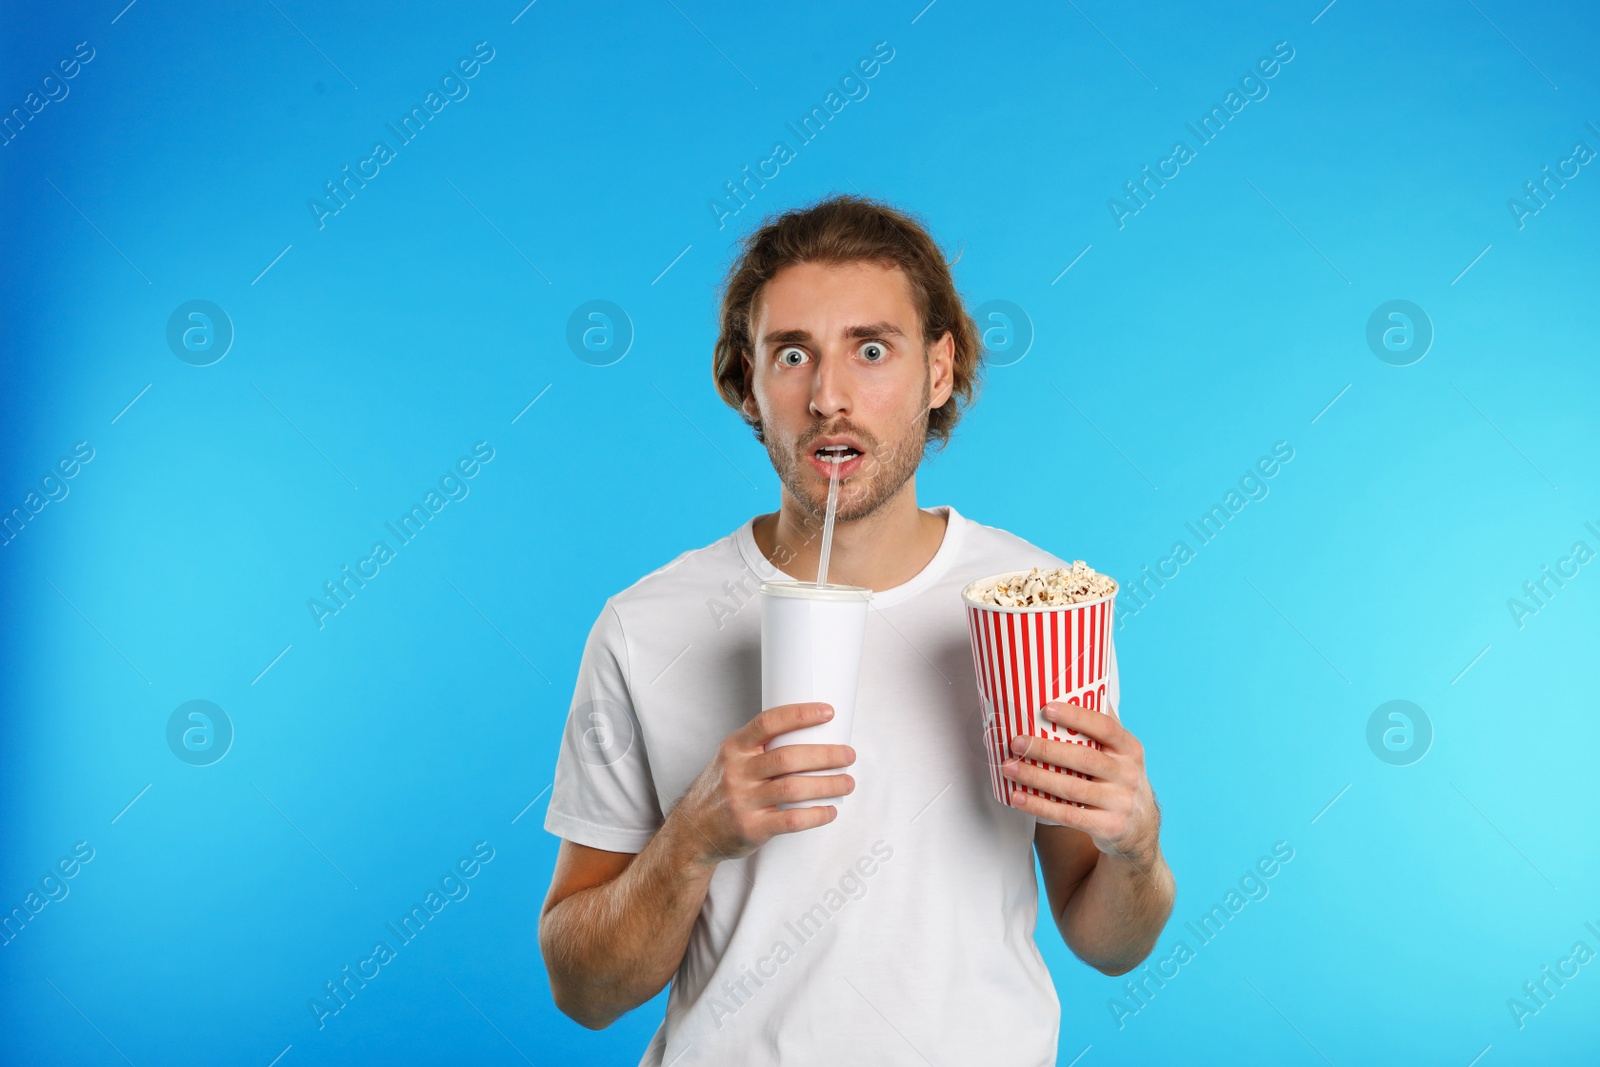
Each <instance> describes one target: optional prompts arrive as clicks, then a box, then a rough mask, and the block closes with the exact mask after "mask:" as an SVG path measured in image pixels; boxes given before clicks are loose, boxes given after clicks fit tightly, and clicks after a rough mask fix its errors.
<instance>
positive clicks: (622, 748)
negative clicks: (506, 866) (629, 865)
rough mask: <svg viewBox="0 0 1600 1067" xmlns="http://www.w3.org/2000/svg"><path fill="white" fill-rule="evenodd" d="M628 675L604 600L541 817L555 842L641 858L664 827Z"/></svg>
mask: <svg viewBox="0 0 1600 1067" xmlns="http://www.w3.org/2000/svg"><path fill="white" fill-rule="evenodd" d="M628 675H629V672H628V647H627V641H626V637H625V635H624V633H623V630H622V619H621V617H620V616H619V615H618V614H617V609H616V607H615V606H614V605H613V604H612V602H611V601H609V600H607V601H606V606H605V608H604V609H603V610H602V611H601V612H600V617H599V618H598V619H596V620H595V623H594V626H593V627H592V628H591V629H590V631H589V638H588V640H587V641H586V642H585V644H584V647H583V659H582V661H581V662H580V663H579V665H578V681H577V685H576V686H575V687H574V689H573V693H572V704H571V707H570V708H569V709H568V711H567V723H566V729H565V731H564V732H563V733H562V736H561V749H560V752H559V754H558V755H557V756H556V774H555V782H554V784H553V785H552V786H551V787H550V805H549V807H548V808H547V809H546V811H545V816H544V828H545V829H546V830H548V831H550V832H551V833H553V834H555V835H556V836H558V837H562V838H565V839H566V840H568V841H573V842H576V843H577V844H580V845H588V846H589V847H590V848H599V849H605V850H606V851H607V852H635V853H636V852H639V851H640V850H642V849H643V848H644V846H645V844H646V843H647V842H648V841H649V840H650V838H651V836H652V835H654V834H655V832H656V830H657V828H659V827H660V826H661V823H662V814H661V805H660V803H659V801H658V800H657V798H656V789H655V781H654V779H653V778H652V777H651V774H650V760H649V754H648V753H647V752H646V750H645V743H644V736H643V734H642V733H641V732H640V729H639V719H638V715H637V713H636V712H635V709H634V703H633V696H632V693H631V692H630V689H629V684H628Z"/></svg>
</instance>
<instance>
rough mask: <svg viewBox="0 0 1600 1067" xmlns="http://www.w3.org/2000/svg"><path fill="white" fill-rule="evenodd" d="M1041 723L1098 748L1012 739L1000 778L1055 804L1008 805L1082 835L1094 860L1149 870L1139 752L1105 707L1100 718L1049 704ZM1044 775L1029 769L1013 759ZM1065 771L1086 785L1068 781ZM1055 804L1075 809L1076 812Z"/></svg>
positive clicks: (1156, 827) (1154, 842)
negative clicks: (1102, 856)
mask: <svg viewBox="0 0 1600 1067" xmlns="http://www.w3.org/2000/svg"><path fill="white" fill-rule="evenodd" d="M1042 713H1043V715H1044V717H1045V718H1046V719H1048V720H1049V721H1051V722H1053V723H1055V724H1056V725H1057V726H1058V728H1060V729H1065V730H1075V731H1076V732H1077V733H1079V734H1080V735H1082V736H1084V737H1086V738H1090V739H1093V740H1095V741H1098V742H1099V743H1100V746H1101V747H1100V748H1099V749H1098V750H1097V749H1094V748H1091V747H1090V746H1088V745H1085V744H1073V743H1072V742H1070V741H1055V740H1052V739H1050V738H1047V737H1032V736H1018V737H1016V738H1013V739H1012V742H1011V751H1012V753H1013V756H1012V758H1010V759H1008V760H1006V761H1005V762H1004V763H1003V764H1001V770H1002V771H1003V772H1004V774H1005V776H1006V777H1007V778H1010V779H1012V780H1013V781H1017V782H1020V783H1022V784H1023V785H1029V786H1033V787H1034V788H1035V789H1038V790H1041V791H1043V792H1045V793H1049V794H1050V795H1051V796H1054V797H1060V798H1061V800H1059V801H1058V800H1051V799H1049V798H1047V797H1036V796H1032V795H1031V794H1029V793H1027V792H1024V791H1023V790H1021V789H1013V790H1012V792H1011V805H1012V807H1015V808H1018V809H1020V810H1022V811H1026V812H1028V813H1029V814H1032V815H1037V816H1039V817H1040V818H1044V819H1049V820H1050V821H1051V822H1054V823H1060V824H1061V825H1063V826H1070V827H1072V828H1074V829H1077V830H1082V831H1083V832H1084V833H1087V834H1088V835H1089V836H1090V838H1091V839H1093V841H1094V844H1095V847H1096V848H1098V849H1099V850H1100V851H1101V852H1104V853H1107V854H1110V855H1115V856H1121V857H1123V858H1125V859H1128V860H1130V861H1132V862H1133V863H1134V864H1136V865H1138V866H1141V867H1143V866H1147V865H1148V864H1150V863H1151V862H1154V860H1155V857H1156V856H1157V855H1158V853H1159V836H1160V816H1159V814H1158V812H1157V808H1156V802H1155V794H1154V793H1153V792H1152V790H1151V789H1150V779H1149V778H1148V777H1146V776H1145V769H1144V746H1143V745H1141V744H1140V743H1139V739H1138V738H1137V737H1134V736H1133V734H1132V733H1130V732H1129V731H1128V729H1127V728H1126V727H1125V726H1123V725H1122V723H1121V722H1120V721H1119V720H1118V719H1117V717H1116V715H1115V714H1114V713H1115V709H1114V708H1112V707H1111V706H1110V705H1109V704H1108V705H1107V711H1106V712H1100V711H1096V710H1094V709H1092V708H1085V707H1082V706H1081V705H1079V704H1077V703H1075V702H1074V703H1061V702H1057V701H1052V702H1051V703H1049V704H1046V705H1045V706H1044V709H1043V712H1042ZM1024 756H1025V757H1027V758H1029V759H1034V760H1038V761H1039V762H1041V763H1047V764H1052V765H1053V766H1050V767H1034V766H1031V765H1029V764H1027V763H1024V762H1022V760H1021V759H1020V758H1018V757H1024ZM1058 768H1066V769H1068V770H1074V771H1077V772H1079V773H1080V774H1085V775H1088V776H1089V777H1088V778H1087V779H1084V778H1079V777H1076V776H1074V775H1071V774H1068V773H1067V771H1066V770H1061V769H1058ZM1062 801H1077V802H1078V803H1079V804H1083V805H1084V807H1081V808H1080V807H1077V806H1075V805H1073V804H1070V803H1063V802H1062Z"/></svg>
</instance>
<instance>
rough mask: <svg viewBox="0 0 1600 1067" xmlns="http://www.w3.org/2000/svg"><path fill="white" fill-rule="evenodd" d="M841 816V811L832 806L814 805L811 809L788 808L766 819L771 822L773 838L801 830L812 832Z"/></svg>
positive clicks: (774, 812)
mask: <svg viewBox="0 0 1600 1067" xmlns="http://www.w3.org/2000/svg"><path fill="white" fill-rule="evenodd" d="M838 815H839V809H838V808H837V807H835V806H834V805H832V804H814V805H812V806H811V807H809V808H787V809H785V810H783V811H773V812H772V813H771V814H769V815H767V816H766V818H767V819H768V820H770V823H769V827H768V828H769V829H771V830H772V833H773V836H777V835H778V834H792V833H796V832H798V831H800V830H810V829H813V828H815V827H818V826H823V825H826V824H827V823H830V822H832V821H833V820H834V819H835V818H837V817H838Z"/></svg>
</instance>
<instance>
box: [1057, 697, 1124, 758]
mask: <svg viewBox="0 0 1600 1067" xmlns="http://www.w3.org/2000/svg"><path fill="white" fill-rule="evenodd" d="M1044 717H1045V718H1046V719H1048V720H1049V721H1051V722H1054V723H1059V724H1061V725H1062V726H1064V727H1066V728H1067V729H1069V730H1072V731H1074V732H1075V733H1080V734H1083V735H1084V736H1085V737H1090V738H1093V739H1094V740H1096V741H1098V742H1100V743H1101V744H1102V745H1106V746H1108V747H1110V748H1117V747H1119V746H1118V744H1117V743H1116V742H1117V738H1118V735H1119V734H1121V733H1125V732H1126V730H1125V729H1124V727H1123V725H1122V724H1121V723H1120V722H1118V721H1117V720H1116V719H1115V718H1113V717H1112V716H1111V715H1110V714H1108V713H1106V712H1102V711H1096V710H1095V709H1094V708H1086V707H1084V706H1083V705H1081V704H1079V703H1078V702H1077V701H1072V702H1070V703H1068V702H1066V701H1061V700H1052V701H1051V702H1050V703H1048V704H1046V705H1045V706H1044Z"/></svg>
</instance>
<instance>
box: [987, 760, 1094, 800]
mask: <svg viewBox="0 0 1600 1067" xmlns="http://www.w3.org/2000/svg"><path fill="white" fill-rule="evenodd" d="M1000 771H1001V773H1002V774H1004V775H1005V776H1006V777H1007V778H1009V779H1011V780H1012V781H1014V782H1017V783H1020V784H1022V785H1031V786H1032V787H1033V788H1035V789H1039V790H1043V791H1044V792H1046V793H1049V794H1051V795H1052V796H1056V797H1059V798H1061V799H1062V800H1066V801H1077V802H1078V803H1080V804H1087V805H1089V806H1090V807H1094V808H1101V809H1103V808H1105V807H1106V806H1107V805H1108V804H1109V803H1110V802H1111V801H1112V799H1113V794H1112V787H1111V786H1109V785H1107V784H1106V783H1104V782H1091V781H1089V780H1088V779H1087V778H1079V777H1077V776H1076V775H1072V774H1068V773H1067V772H1066V771H1059V770H1055V769H1053V768H1050V767H1035V766H1033V765H1032V764H1030V763H1026V762H1024V761H1022V760H1007V761H1005V762H1004V763H1002V764H1001V765H1000Z"/></svg>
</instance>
